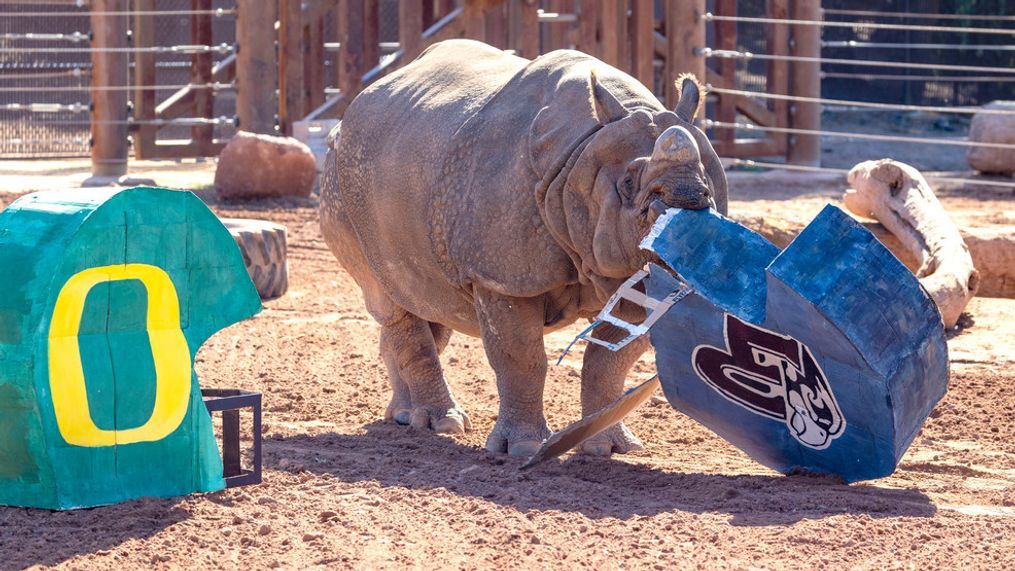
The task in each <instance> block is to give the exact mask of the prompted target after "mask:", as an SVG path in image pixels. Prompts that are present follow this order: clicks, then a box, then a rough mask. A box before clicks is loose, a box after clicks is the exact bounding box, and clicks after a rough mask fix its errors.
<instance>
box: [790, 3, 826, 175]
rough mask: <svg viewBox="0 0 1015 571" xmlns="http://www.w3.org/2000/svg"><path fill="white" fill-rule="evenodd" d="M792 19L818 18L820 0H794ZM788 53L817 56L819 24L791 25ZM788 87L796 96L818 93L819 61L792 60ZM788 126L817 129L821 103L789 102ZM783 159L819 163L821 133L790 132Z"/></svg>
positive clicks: (819, 80) (795, 162) (808, 163)
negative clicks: (791, 37) (791, 36)
mask: <svg viewBox="0 0 1015 571" xmlns="http://www.w3.org/2000/svg"><path fill="white" fill-rule="evenodd" d="M792 17H793V19H797V20H821V0H794V2H793V13H792ZM791 33H792V34H793V41H792V42H791V44H790V53H791V54H793V55H794V56H797V57H812V58H820V57H821V28H820V27H819V26H793V28H792V30H791ZM792 70H793V72H792V76H791V78H790V91H791V92H792V94H793V95H796V96H798V97H814V98H820V97H821V63H820V62H818V61H795V62H793V66H792ZM789 118H790V126H791V127H793V128H794V129H809V130H814V131H818V130H820V129H821V104H820V103H808V102H803V101H795V102H793V104H792V105H790V114H789ZM786 160H787V161H788V162H790V163H793V164H797V165H810V166H818V165H820V164H821V137H820V136H818V135H800V134H794V135H790V137H789V144H788V148H787V149H786Z"/></svg>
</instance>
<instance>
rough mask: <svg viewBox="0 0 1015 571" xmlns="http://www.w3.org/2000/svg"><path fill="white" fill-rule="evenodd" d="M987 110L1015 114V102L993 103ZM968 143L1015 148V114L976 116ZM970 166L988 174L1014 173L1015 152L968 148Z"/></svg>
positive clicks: (970, 129)
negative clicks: (994, 144) (993, 144)
mask: <svg viewBox="0 0 1015 571" xmlns="http://www.w3.org/2000/svg"><path fill="white" fill-rule="evenodd" d="M984 109H989V110H993V109H1003V110H1007V111H1009V112H1011V113H1015V101H993V102H991V103H988V104H987V105H985V106H984ZM969 140H970V141H974V142H977V143H1003V144H1007V145H1015V114H1012V115H1000V114H994V113H983V112H980V113H977V114H976V115H974V116H973V123H972V125H970V127H969ZM966 160H967V161H969V166H970V167H972V168H974V169H976V170H978V171H980V172H985V173H1006V174H1012V173H1015V150H1012V149H994V148H989V147H969V150H968V151H966Z"/></svg>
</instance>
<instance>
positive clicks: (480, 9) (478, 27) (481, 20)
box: [462, 0, 486, 42]
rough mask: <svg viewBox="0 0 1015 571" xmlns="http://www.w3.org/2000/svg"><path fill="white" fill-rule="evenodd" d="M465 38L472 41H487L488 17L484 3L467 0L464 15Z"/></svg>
mask: <svg viewBox="0 0 1015 571" xmlns="http://www.w3.org/2000/svg"><path fill="white" fill-rule="evenodd" d="M462 21H463V23H464V32H465V37H466V38H469V39H472V40H479V41H481V42H484V41H486V23H485V22H486V16H485V10H484V6H483V2H481V1H480V0H465V8H464V12H463V13H462Z"/></svg>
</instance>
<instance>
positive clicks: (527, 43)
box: [508, 0, 539, 59]
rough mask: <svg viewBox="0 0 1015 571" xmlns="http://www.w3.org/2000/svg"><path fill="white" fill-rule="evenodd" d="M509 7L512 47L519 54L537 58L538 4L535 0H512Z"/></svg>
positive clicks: (509, 34)
mask: <svg viewBox="0 0 1015 571" xmlns="http://www.w3.org/2000/svg"><path fill="white" fill-rule="evenodd" d="M508 9H509V13H508V16H509V18H510V24H509V28H508V29H509V33H508V36H509V42H510V44H511V47H512V48H513V49H514V50H515V53H516V54H518V55H519V56H521V57H524V58H528V59H535V58H536V57H537V56H538V55H539V6H538V4H537V3H536V2H534V1H533V0H511V1H510V2H508Z"/></svg>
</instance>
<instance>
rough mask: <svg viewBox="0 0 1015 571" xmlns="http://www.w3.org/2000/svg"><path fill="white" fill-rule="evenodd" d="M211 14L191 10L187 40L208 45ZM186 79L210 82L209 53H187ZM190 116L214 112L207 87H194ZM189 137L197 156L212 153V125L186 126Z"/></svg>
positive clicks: (200, 4) (195, 3) (194, 2)
mask: <svg viewBox="0 0 1015 571" xmlns="http://www.w3.org/2000/svg"><path fill="white" fill-rule="evenodd" d="M190 5H191V8H192V9H193V10H195V11H197V10H201V11H205V10H207V11H210V10H211V8H212V1H211V0H191V4H190ZM212 17H213V16H212V15H211V14H192V15H191V17H190V30H191V39H192V41H191V43H192V44H194V45H196V46H210V45H212V43H213V38H212V28H211V19H212ZM190 58H191V60H190V62H191V63H190V81H191V82H192V83H196V84H198V85H202V84H208V83H211V82H212V76H211V68H212V65H213V62H212V54H211V53H203V54H194V55H192V56H190ZM193 116H194V117H204V118H208V119H211V118H213V117H214V116H215V94H214V92H212V90H210V89H204V88H198V89H196V90H195V91H194V115H193ZM190 132H191V138H192V139H193V140H194V144H195V145H196V149H195V150H196V151H197V154H198V155H199V156H202V157H209V156H215V155H216V154H217V153H216V152H215V151H214V149H213V146H212V142H213V141H214V139H215V127H214V126H212V125H196V126H194V127H192V128H191V129H190Z"/></svg>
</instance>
